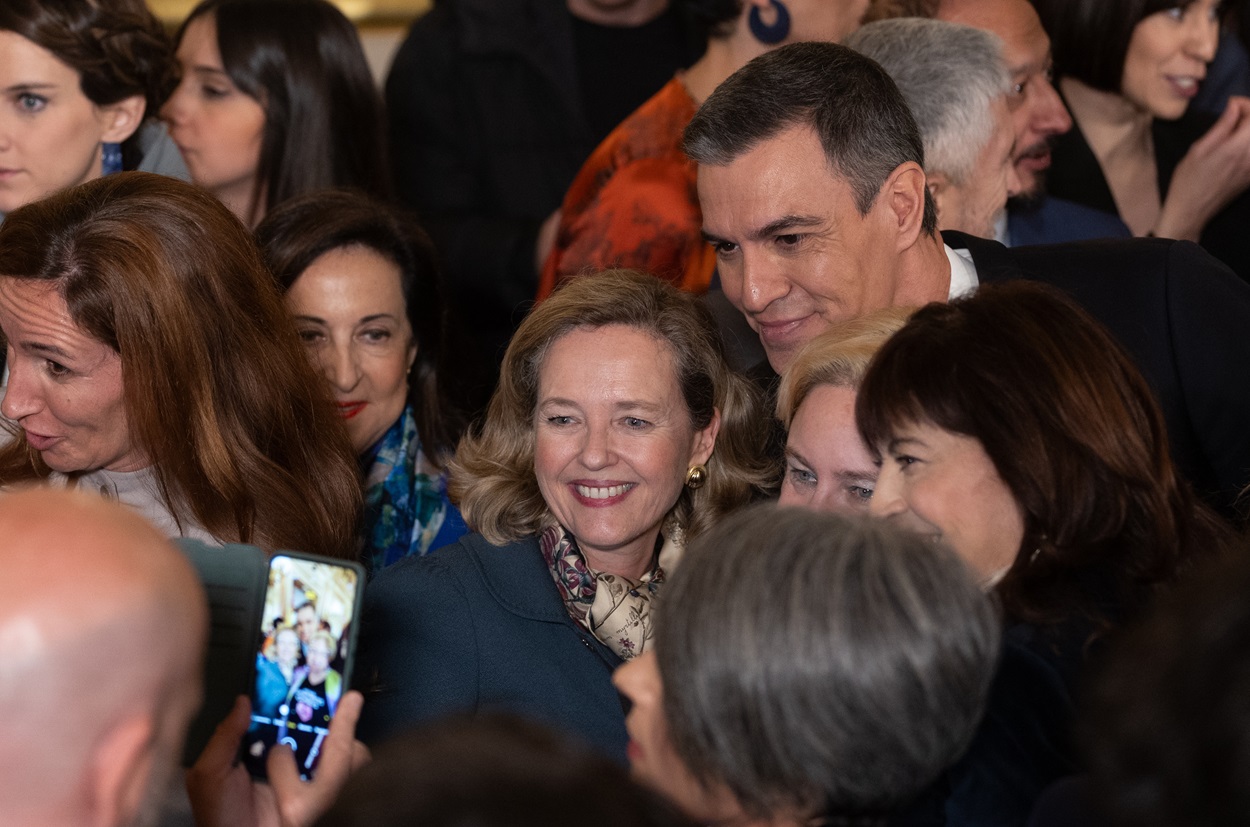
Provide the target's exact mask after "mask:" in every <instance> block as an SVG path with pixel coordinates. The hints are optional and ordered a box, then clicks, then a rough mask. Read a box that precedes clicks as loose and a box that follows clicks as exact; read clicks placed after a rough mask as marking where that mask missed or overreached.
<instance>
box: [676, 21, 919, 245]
mask: <svg viewBox="0 0 1250 827" xmlns="http://www.w3.org/2000/svg"><path fill="white" fill-rule="evenodd" d="M795 126H808V127H811V128H812V130H814V131H815V133H816V135H817V136H818V137H819V138H820V144H821V146H822V147H823V148H824V150H825V157H826V159H827V160H828V161H829V166H830V169H831V170H833V171H834V172H835V173H837V174H838V175H841V176H842V177H843V178H845V179H846V182H847V184H848V185H849V186H850V188H851V191H852V192H853V193H854V194H855V205H856V207H857V208H858V209H859V213H860V215H861V216H863V215H867V214H868V210H869V209H871V208H872V205H873V203H874V202H875V201H876V200H877V193H879V192H880V191H881V187H882V185H883V184H885V182H886V179H888V178H889V177H890V175H891V173H893V172H894V170H896V169H898V167H899V165H901V164H904V163H906V162H908V161H914V162H915V163H917V164H919V165H920V166H921V167H923V166H924V144H923V143H922V142H921V140H920V131H919V129H917V127H916V121H915V119H913V118H912V114H911V110H910V109H908V107H907V101H906V100H904V99H903V96H902V94H900V93H899V91H898V87H897V86H896V85H895V83H894V81H893V80H891V79H890V76H889V75H888V74H886V72H885V70H883V69H882V68H881V67H880V66H878V65H877V64H876V63H874V62H873V61H871V60H869V59H867V58H865V57H864V56H863V55H861V54H859V53H858V52H856V51H853V50H851V49H848V48H846V47H845V46H839V45H838V44H836V43H824V42H820V43H817V42H811V43H792V44H790V45H789V46H782V47H781V48H780V49H774V50H773V51H771V52H768V53H766V54H763V55H761V56H759V57H757V58H755V59H754V60H752V61H751V62H750V63H748V64H747V65H746V66H743V67H742V68H741V69H739V70H738V71H736V72H734V73H733V74H732V75H730V76H729V78H728V79H727V80H726V81H725V82H724V83H722V84H721V85H720V86H718V87H717V88H716V91H715V92H713V93H712V94H711V95H709V96H708V99H707V100H706V101H704V103H703V106H701V107H699V111H698V112H697V113H695V116H694V118H693V119H692V120H691V121H690V124H689V125H688V126H687V127H686V132H685V137H684V140H683V141H682V150H683V151H684V152H685V153H686V155H688V156H689V157H690V158H692V159H693V160H694V161H695V162H697V163H699V164H708V165H712V166H724V165H726V164H729V163H732V162H733V161H734V160H735V159H736V158H738V157H739V156H741V155H743V154H745V153H746V152H748V151H750V150H751V149H754V148H755V147H756V146H757V145H759V144H760V143H762V142H763V141H766V140H768V139H770V138H774V137H776V136H777V135H779V134H780V133H781V132H783V131H784V130H786V129H789V128H791V127H795ZM923 227H924V231H925V232H926V233H928V234H930V235H932V234H933V233H934V232H935V231H936V229H937V210H936V208H935V207H934V205H933V200H932V198H931V197H930V196H929V194H928V192H927V191H926V193H925V207H924V224H923Z"/></svg>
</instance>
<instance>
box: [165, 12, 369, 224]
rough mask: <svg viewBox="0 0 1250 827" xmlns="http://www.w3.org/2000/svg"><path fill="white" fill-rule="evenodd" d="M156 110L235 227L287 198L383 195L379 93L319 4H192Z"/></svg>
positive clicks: (346, 34) (349, 39) (345, 27)
mask: <svg viewBox="0 0 1250 827" xmlns="http://www.w3.org/2000/svg"><path fill="white" fill-rule="evenodd" d="M176 39H177V45H178V62H179V64H181V67H182V80H181V82H180V83H179V85H178V88H177V90H176V91H175V92H174V94H173V95H172V96H171V97H170V99H169V101H168V102H167V103H166V104H165V107H164V109H162V110H161V115H162V117H164V118H165V120H166V121H167V122H168V123H169V125H170V134H171V135H172V136H173V139H174V141H176V142H177V144H178V146H179V148H180V149H181V150H182V151H183V155H184V156H185V157H186V159H187V166H188V168H189V169H190V170H191V179H192V180H193V181H194V182H195V183H197V184H199V185H200V186H202V187H204V188H206V189H208V190H209V191H210V192H212V193H213V194H214V195H216V196H217V197H218V198H220V199H221V200H222V201H223V202H224V203H225V204H226V206H228V207H229V208H230V210H231V212H233V213H234V214H235V215H237V216H238V217H239V218H240V219H241V220H242V221H243V222H244V223H245V224H248V225H249V226H254V225H255V224H257V223H258V222H259V221H260V220H261V219H262V218H264V216H265V213H267V212H268V211H269V210H271V209H273V208H274V207H276V206H277V205H278V204H281V203H282V202H284V201H286V200H287V199H288V198H292V197H294V196H296V195H302V194H304V193H307V192H314V191H316V190H323V189H328V188H331V187H348V188H356V189H361V190H363V191H365V192H366V193H368V194H370V195H373V196H375V197H379V198H385V197H387V196H389V195H390V179H389V177H388V175H387V161H386V158H387V156H386V146H385V131H384V122H383V121H384V118H383V114H382V102H381V97H380V96H379V95H378V92H377V89H376V87H375V85H374V82H373V76H372V75H371V74H370V72H369V64H368V62H367V61H366V60H365V55H364V50H363V49H362V48H361V45H360V37H359V35H358V34H357V32H356V28H355V27H354V26H353V25H352V24H351V21H349V20H348V19H347V18H346V17H344V16H343V13H342V12H340V11H339V10H338V9H337V8H335V7H334V6H333V5H332V4H330V3H329V2H326V0H203V2H201V3H200V4H199V5H198V6H196V7H195V8H194V9H193V10H192V11H191V14H190V15H189V16H188V17H187V19H186V21H185V22H183V24H182V28H181V29H179V30H178V35H177V38H176Z"/></svg>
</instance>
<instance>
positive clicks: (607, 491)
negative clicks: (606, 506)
mask: <svg viewBox="0 0 1250 827" xmlns="http://www.w3.org/2000/svg"><path fill="white" fill-rule="evenodd" d="M632 487H633V486H632V485H610V486H608V487H607V488H591V487H590V486H588V485H578V486H576V488H577V493H578V494H580V495H581V496H583V497H585V498H586V499H589V500H606V499H608V498H609V497H619V496H620V495H621V494H624V493H625V492H626V491H628V490H629V489H630V488H632Z"/></svg>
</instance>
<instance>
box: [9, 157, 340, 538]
mask: <svg viewBox="0 0 1250 827" xmlns="http://www.w3.org/2000/svg"><path fill="white" fill-rule="evenodd" d="M0 273H3V277H4V278H16V279H23V280H31V281H42V282H48V283H51V284H53V285H55V286H56V288H57V292H58V293H59V295H60V296H61V298H62V299H64V301H65V304H66V305H67V306H68V308H69V313H70V316H71V317H72V319H73V321H74V324H76V325H77V326H78V327H80V328H81V329H82V330H83V331H84V332H86V333H87V334H89V335H90V336H92V337H94V338H95V339H97V340H98V341H100V342H102V343H103V344H105V345H108V346H109V347H111V348H112V349H113V350H115V351H117V353H118V354H119V355H120V357H121V363H122V381H123V386H124V399H125V404H126V415H127V418H128V420H129V424H130V438H131V441H132V442H133V443H134V444H135V445H137V446H138V447H140V448H142V450H143V452H144V453H145V454H146V456H147V458H148V459H149V460H150V462H151V464H152V469H153V471H154V472H155V475H156V479H157V481H158V483H159V485H160V489H161V493H162V494H163V496H164V499H165V501H166V504H167V505H168V506H169V510H170V512H171V513H173V514H174V516H175V518H179V516H180V515H181V518H182V519H185V518H186V517H187V515H188V514H189V515H190V516H191V517H194V519H195V520H196V521H198V522H199V523H200V524H201V525H203V526H204V527H205V528H206V529H207V530H208V531H209V532H210V533H212V534H213V535H214V536H215V537H218V538H220V539H222V540H225V541H230V542H243V543H254V544H257V545H260V546H263V547H265V548H268V549H278V548H287V549H296V550H299V551H307V552H312V553H316V554H325V555H329V556H333V557H344V558H350V557H354V556H355V552H356V549H355V527H356V518H357V511H358V509H359V501H360V487H359V484H358V483H357V480H356V473H357V472H356V461H355V457H354V455H353V454H352V450H351V446H350V445H349V444H348V441H347V435H346V432H345V431H344V429H343V426H342V423H341V422H340V421H339V420H338V417H337V416H336V415H335V413H334V411H333V408H332V406H331V405H330V401H329V397H328V395H327V392H326V390H325V383H324V382H323V381H322V380H321V377H320V376H318V375H317V374H316V373H315V372H314V371H313V368H312V366H311V365H310V364H309V361H308V357H307V356H306V355H305V354H304V351H303V348H302V347H301V346H300V345H299V340H298V338H297V337H296V334H295V328H294V324H293V323H292V321H291V319H290V317H289V316H288V314H287V312H286V309H285V308H284V307H283V306H282V299H281V297H280V296H279V295H278V291H277V290H276V289H275V288H274V285H273V281H272V279H271V278H270V277H269V274H268V273H267V272H266V271H265V268H264V265H263V264H262V263H261V261H260V256H259V254H258V253H257V251H256V247H255V245H254V244H253V243H252V239H251V236H250V235H248V232H247V230H246V229H245V228H244V227H243V225H242V224H240V223H239V222H238V220H237V219H235V217H234V216H233V215H231V214H230V212H229V211H228V210H226V208H225V207H224V206H222V205H221V203H219V202H218V201H217V200H216V199H215V198H213V197H212V196H211V195H208V194H207V193H205V192H203V191H201V190H199V189H198V188H196V187H194V186H192V185H190V184H186V183H183V182H181V181H176V180H174V179H171V178H166V177H163V176H160V175H152V174H148V173H142V172H126V173H119V174H116V175H109V176H106V177H104V178H101V179H98V180H95V181H90V182H88V183H86V184H81V185H79V186H77V187H73V188H71V189H68V190H65V191H64V192H61V193H58V194H55V195H52V196H50V197H48V198H46V199H44V200H43V201H38V202H35V203H33V204H29V205H27V206H25V207H22V208H20V209H18V210H15V211H14V212H12V213H10V214H9V215H8V217H7V218H6V219H5V222H4V224H3V225H0ZM83 470H95V469H83ZM47 474H48V469H47V468H46V467H45V466H43V464H42V463H41V462H39V460H38V453H37V452H35V451H31V450H30V449H29V446H28V445H27V442H26V438H25V436H24V435H23V434H21V433H19V434H18V435H17V436H16V438H15V439H14V440H13V441H12V442H11V443H9V444H8V445H7V446H5V447H3V448H0V485H7V484H11V483H14V482H17V481H20V480H28V479H33V478H40V477H45V476H47Z"/></svg>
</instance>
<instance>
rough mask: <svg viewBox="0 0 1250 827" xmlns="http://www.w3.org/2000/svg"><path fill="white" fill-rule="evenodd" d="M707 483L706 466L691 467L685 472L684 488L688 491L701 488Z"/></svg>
mask: <svg viewBox="0 0 1250 827" xmlns="http://www.w3.org/2000/svg"><path fill="white" fill-rule="evenodd" d="M705 482H707V466H706V465H692V466H690V468H689V469H688V470H687V471H686V487H687V488H690V489H692V490H693V489H695V488H702V487H703V484H704V483H705Z"/></svg>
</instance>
